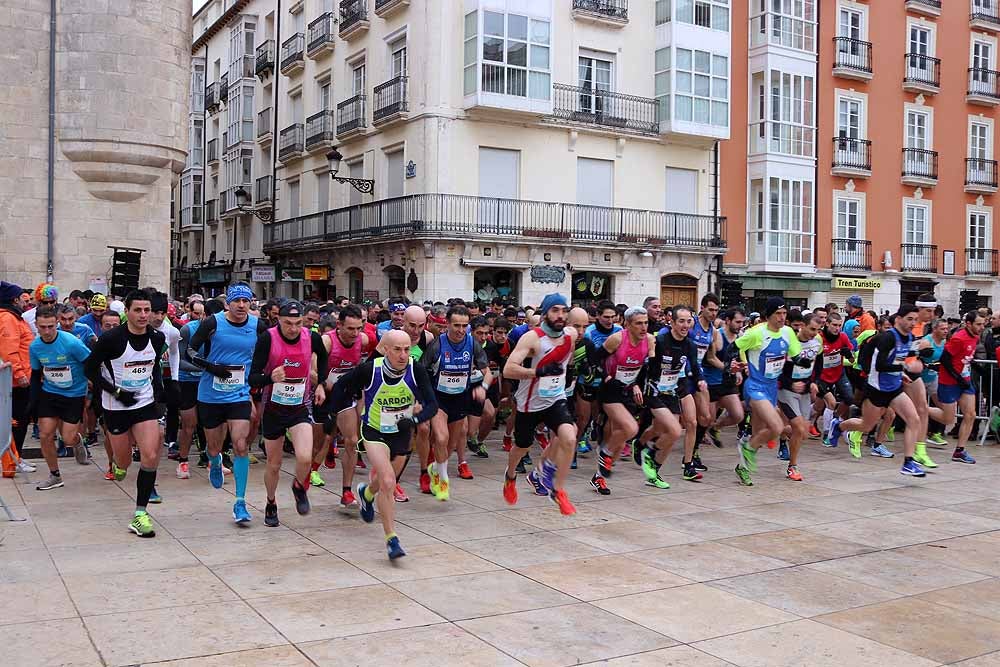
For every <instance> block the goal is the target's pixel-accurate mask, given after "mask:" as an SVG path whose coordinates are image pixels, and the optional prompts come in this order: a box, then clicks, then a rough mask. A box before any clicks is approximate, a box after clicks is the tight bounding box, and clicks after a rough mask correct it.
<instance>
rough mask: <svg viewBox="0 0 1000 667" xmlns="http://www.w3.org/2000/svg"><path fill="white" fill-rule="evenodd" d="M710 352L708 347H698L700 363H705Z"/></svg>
mask: <svg viewBox="0 0 1000 667" xmlns="http://www.w3.org/2000/svg"><path fill="white" fill-rule="evenodd" d="M706 352H708V345H701V344H699V345H698V363H701V362H703V361H705V353H706Z"/></svg>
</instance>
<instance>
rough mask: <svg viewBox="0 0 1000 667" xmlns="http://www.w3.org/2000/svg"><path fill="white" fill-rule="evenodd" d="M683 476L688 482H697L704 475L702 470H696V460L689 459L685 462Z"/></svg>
mask: <svg viewBox="0 0 1000 667" xmlns="http://www.w3.org/2000/svg"><path fill="white" fill-rule="evenodd" d="M682 477H684V479H685V480H686V481H688V482H697V481H698V480H700V479H701V477H702V475H701V473H700V472H698V471H697V470H695V467H694V461H688V462H687V463H685V464H684V473H683V475H682Z"/></svg>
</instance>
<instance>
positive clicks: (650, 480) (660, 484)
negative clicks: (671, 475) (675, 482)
mask: <svg viewBox="0 0 1000 667" xmlns="http://www.w3.org/2000/svg"><path fill="white" fill-rule="evenodd" d="M646 486H652V487H654V488H657V489H669V488H670V483H669V482H665V481H663V480H662V479H660V473H659V472H657V473H656V475H654V476H653V477H647V478H646Z"/></svg>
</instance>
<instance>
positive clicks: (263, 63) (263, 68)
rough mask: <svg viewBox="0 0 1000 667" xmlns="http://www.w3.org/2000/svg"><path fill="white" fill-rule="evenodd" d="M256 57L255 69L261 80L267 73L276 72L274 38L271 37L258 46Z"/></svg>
mask: <svg viewBox="0 0 1000 667" xmlns="http://www.w3.org/2000/svg"><path fill="white" fill-rule="evenodd" d="M254 59H255V62H254V68H253V71H254V74H256V75H257V77H258V78H259V79H260V80H261V81H263V80H264V77H266V76H267V75H269V74H274V40H273V39H269V40H267V41H265V42H264V43H263V44H261V45H260V46H258V47H257V51H256V52H255V54H254Z"/></svg>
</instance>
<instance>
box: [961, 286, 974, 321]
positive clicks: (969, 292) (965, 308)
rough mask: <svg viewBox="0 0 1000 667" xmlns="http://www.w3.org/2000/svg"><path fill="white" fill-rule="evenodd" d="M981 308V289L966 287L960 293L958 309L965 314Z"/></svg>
mask: <svg viewBox="0 0 1000 667" xmlns="http://www.w3.org/2000/svg"><path fill="white" fill-rule="evenodd" d="M976 308H979V290H975V289H964V290H961V291H960V292H959V293H958V310H959V312H960V313H961V314H962V315H963V316H964V315H965V314H966V313H968V312H970V311H973V310H975V309H976Z"/></svg>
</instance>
